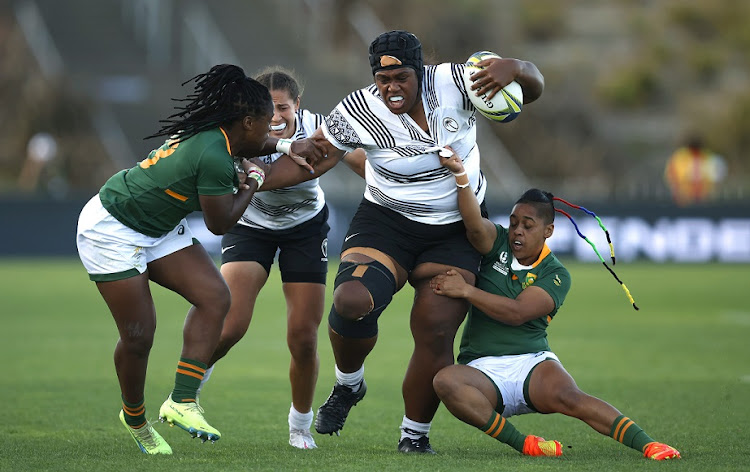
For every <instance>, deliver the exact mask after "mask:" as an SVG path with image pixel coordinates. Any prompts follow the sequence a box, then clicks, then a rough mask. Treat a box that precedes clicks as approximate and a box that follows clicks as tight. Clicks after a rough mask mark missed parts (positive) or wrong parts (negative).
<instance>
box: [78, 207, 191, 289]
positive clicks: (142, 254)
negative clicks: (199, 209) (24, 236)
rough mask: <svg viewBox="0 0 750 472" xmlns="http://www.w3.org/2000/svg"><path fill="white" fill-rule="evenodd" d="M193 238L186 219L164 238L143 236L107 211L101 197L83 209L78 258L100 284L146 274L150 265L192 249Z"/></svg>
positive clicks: (80, 217)
mask: <svg viewBox="0 0 750 472" xmlns="http://www.w3.org/2000/svg"><path fill="white" fill-rule="evenodd" d="M193 239H194V238H193V233H192V232H191V231H190V228H189V227H188V224H187V221H186V220H185V219H184V218H183V219H182V221H180V223H179V224H178V225H177V226H176V227H175V228H174V229H173V230H172V231H170V232H169V233H167V234H165V235H164V236H160V237H158V238H154V237H151V236H146V235H145V234H143V233H139V232H138V231H135V230H134V229H131V228H129V227H127V226H125V225H124V224H122V223H120V222H119V221H118V220H117V219H116V218H115V217H114V216H112V215H111V214H110V213H109V212H108V211H107V210H105V209H104V207H103V206H102V202H101V200H100V199H99V195H95V196H94V197H93V198H92V199H91V200H89V201H88V203H86V206H84V207H83V210H81V214H80V216H79V217H78V231H77V233H76V245H77V246H78V255H79V256H80V258H81V262H83V266H84V267H85V268H86V271H87V272H88V273H89V278H90V279H91V280H93V281H96V282H106V281H112V280H121V279H126V278H128V277H133V276H136V275H138V274H142V273H143V272H145V271H146V266H147V264H148V263H149V262H151V261H155V260H156V259H160V258H162V257H164V256H168V255H169V254H172V253H175V252H177V251H179V250H180V249H184V248H186V247H188V246H191V245H192V244H193Z"/></svg>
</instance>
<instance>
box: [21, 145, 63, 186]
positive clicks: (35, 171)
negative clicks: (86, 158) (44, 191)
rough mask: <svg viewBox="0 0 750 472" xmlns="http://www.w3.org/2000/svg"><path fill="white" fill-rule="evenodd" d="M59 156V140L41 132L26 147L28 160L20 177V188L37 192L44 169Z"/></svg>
mask: <svg viewBox="0 0 750 472" xmlns="http://www.w3.org/2000/svg"><path fill="white" fill-rule="evenodd" d="M55 156H57V140H56V139H55V138H54V136H52V135H51V134H49V133H44V132H39V133H36V134H35V135H34V136H32V137H31V139H29V143H28V144H27V145H26V160H25V161H24V164H23V168H21V173H20V174H19V175H18V188H20V189H21V190H25V191H28V192H31V191H34V190H36V188H37V186H38V185H39V177H40V176H41V175H42V171H43V170H44V167H45V166H46V165H47V164H49V163H50V162H51V161H52V160H54V159H55Z"/></svg>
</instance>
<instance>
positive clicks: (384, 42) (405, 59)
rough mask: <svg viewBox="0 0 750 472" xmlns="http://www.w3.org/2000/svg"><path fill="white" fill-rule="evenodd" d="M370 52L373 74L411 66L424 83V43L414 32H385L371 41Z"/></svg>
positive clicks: (420, 81)
mask: <svg viewBox="0 0 750 472" xmlns="http://www.w3.org/2000/svg"><path fill="white" fill-rule="evenodd" d="M369 53H370V67H372V74H373V75H375V73H376V72H377V71H379V70H384V69H397V68H399V67H411V68H412V69H414V70H415V71H417V79H418V80H419V83H420V84H421V83H422V66H423V60H422V43H420V42H419V39H417V37H416V36H415V35H413V34H412V33H409V32H408V31H401V30H397V31H389V32H387V33H383V34H381V35H380V36H378V37H377V38H375V40H373V42H372V43H370V49H369Z"/></svg>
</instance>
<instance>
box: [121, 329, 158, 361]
mask: <svg viewBox="0 0 750 472" xmlns="http://www.w3.org/2000/svg"><path fill="white" fill-rule="evenodd" d="M155 331H156V329H155V327H152V328H147V327H144V326H142V325H140V323H133V324H132V325H130V326H127V327H126V329H125V333H121V335H120V343H121V344H122V346H123V348H125V350H126V351H127V352H128V353H129V354H131V355H135V356H138V357H142V358H147V357H148V355H149V353H150V352H151V347H152V346H153V345H154V332H155Z"/></svg>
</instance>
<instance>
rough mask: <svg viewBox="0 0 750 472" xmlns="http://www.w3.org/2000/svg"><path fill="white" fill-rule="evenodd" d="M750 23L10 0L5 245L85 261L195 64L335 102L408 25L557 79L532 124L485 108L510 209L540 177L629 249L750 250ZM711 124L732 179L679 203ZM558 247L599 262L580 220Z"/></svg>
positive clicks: (473, 4) (714, 8)
mask: <svg viewBox="0 0 750 472" xmlns="http://www.w3.org/2000/svg"><path fill="white" fill-rule="evenodd" d="M748 20H750V3H749V2H746V1H744V0H725V1H722V2H704V1H701V0H662V1H657V0H616V1H615V0H613V1H609V2H597V1H593V0H534V1H522V0H502V1H489V0H485V1H480V0H464V1H460V2H455V1H447V0H409V1H403V0H402V1H396V0H378V1H355V0H351V1H346V0H263V1H260V0H255V1H244V0H214V1H212V2H202V1H193V0H66V1H60V0H0V100H2V108H0V143H1V145H0V221H2V225H1V227H0V256H9V255H16V256H28V255H31V256H50V255H74V254H75V242H74V234H75V224H76V220H77V215H78V212H79V210H80V208H81V207H82V206H83V204H84V203H85V201H86V200H87V199H88V198H90V196H91V195H93V194H94V193H95V192H96V191H97V190H98V189H99V187H100V186H101V184H102V183H103V182H104V181H105V180H106V179H107V178H108V177H109V176H110V175H111V174H112V173H114V172H115V171H116V170H118V169H121V168H125V167H130V166H132V165H134V164H135V163H136V162H137V161H139V160H141V159H142V158H143V157H145V155H146V154H147V153H148V151H149V150H150V149H152V148H153V147H155V146H156V145H158V143H157V142H156V141H154V140H149V141H144V140H143V139H142V138H143V137H144V136H146V135H148V134H150V133H152V132H154V131H155V130H156V129H158V126H159V125H158V122H157V121H158V120H159V119H162V118H165V117H166V116H168V115H169V114H170V113H171V111H172V107H173V105H174V103H173V102H172V101H170V98H172V97H182V96H184V95H185V93H186V90H185V89H182V88H181V87H180V83H181V82H183V81H185V80H187V79H189V78H190V77H192V76H194V75H195V74H197V73H200V72H204V71H206V70H208V69H209V68H210V67H211V66H212V65H214V64H217V63H222V62H231V63H236V64H238V65H241V66H242V67H243V68H244V69H245V71H246V73H248V74H249V75H253V74H255V73H256V72H258V71H259V70H261V69H262V68H264V67H265V66H269V65H275V64H278V65H282V66H284V67H287V68H290V69H293V70H294V71H296V73H297V75H298V76H299V77H300V78H301V79H302V81H303V82H304V84H305V93H304V96H303V106H304V107H306V108H309V109H311V110H313V111H316V112H319V113H327V112H328V111H330V110H331V109H332V108H333V107H334V106H335V104H336V103H337V102H338V100H339V99H341V98H342V97H343V96H344V95H345V94H347V93H348V92H350V91H352V90H354V89H357V88H360V87H362V86H364V85H367V84H369V83H371V81H372V76H371V73H370V69H369V65H368V62H367V45H368V44H369V42H370V40H371V39H372V38H374V37H375V36H376V35H377V34H379V33H380V32H382V31H386V30H390V29H408V30H410V31H413V32H414V33H416V34H417V36H419V38H420V39H421V40H422V43H423V47H424V51H425V55H426V59H427V61H428V62H432V63H436V62H443V61H451V62H463V61H464V60H465V59H466V58H467V57H468V56H469V55H470V54H471V53H473V52H475V51H477V50H482V49H488V50H492V51H495V52H497V53H499V54H500V55H504V56H509V57H519V58H524V59H528V60H531V61H533V62H534V63H536V64H537V66H538V67H539V68H540V70H541V71H542V72H543V73H544V75H545V78H546V90H545V93H544V95H543V96H542V98H541V99H540V100H539V101H537V102H536V103H534V104H532V105H530V106H529V107H527V108H526V109H525V110H524V112H523V115H522V116H521V117H520V118H519V119H518V120H516V121H514V122H512V123H509V124H501V125H490V123H489V122H488V121H486V120H484V119H481V118H479V120H478V121H479V124H480V129H479V134H480V139H479V143H480V147H481V148H482V152H483V168H484V171H485V173H486V174H487V176H488V178H489V180H490V182H491V186H490V192H489V194H488V207H489V208H490V210H491V212H493V216H494V217H495V218H497V220H498V221H501V222H504V221H506V220H505V216H504V213H503V212H507V211H508V210H509V209H510V206H511V204H512V201H513V199H514V198H515V197H517V196H518V195H519V194H520V193H521V192H522V191H523V190H525V189H526V188H528V187H531V186H534V187H540V188H544V189H546V190H549V191H551V192H553V193H554V194H556V195H557V196H561V197H563V198H566V199H568V200H569V201H573V202H576V203H580V204H582V205H584V206H586V207H587V208H590V209H593V210H595V211H596V212H597V213H598V214H599V215H600V216H602V217H603V219H604V221H605V224H606V225H607V226H608V228H609V229H610V231H611V232H612V234H613V237H614V239H615V245H616V247H617V249H618V255H619V256H620V258H624V259H625V260H633V259H646V260H654V261H680V262H683V261H690V262H704V261H706V262H707V261H720V262H750V160H748V156H750V89H748V87H747V84H748V83H749V80H750V54H749V53H748V51H750V29H748V28H747V24H748ZM695 133H699V134H700V135H701V136H702V137H703V138H704V140H705V141H706V143H707V145H708V146H709V148H711V149H712V150H714V151H715V152H716V153H718V154H720V155H721V156H723V157H724V159H725V161H726V164H727V167H728V173H727V177H726V178H725V179H724V180H723V181H722V182H721V184H720V186H719V188H718V189H717V192H716V195H715V197H714V198H713V199H711V200H710V201H705V202H701V203H700V204H697V205H693V206H690V207H678V206H676V205H674V204H673V203H672V201H671V198H670V194H669V190H668V188H667V186H666V185H665V183H664V177H663V175H664V167H665V164H666V162H667V160H668V158H669V156H670V155H671V153H672V152H673V151H674V150H675V149H676V148H677V147H678V146H679V145H681V144H682V143H683V142H684V140H685V139H686V137H687V136H689V135H691V134H695ZM322 185H323V187H324V189H325V190H326V193H327V196H328V200H329V202H330V206H331V210H332V212H331V214H332V220H331V226H332V228H333V230H332V232H331V237H330V242H329V248H330V252H331V255H334V254H336V253H337V251H338V248H339V247H340V243H341V239H342V237H343V232H344V231H345V229H346V225H347V223H348V218H349V216H350V215H351V214H352V213H353V211H354V208H355V206H356V204H357V203H358V201H359V199H360V198H361V194H362V189H363V183H362V181H361V180H359V178H357V177H355V176H354V174H352V173H350V172H349V171H348V169H346V168H345V167H344V166H341V168H335V169H334V170H333V171H331V172H330V173H329V174H328V175H326V176H325V177H323V179H322ZM578 220H579V222H580V223H581V230H582V231H583V233H584V234H587V235H589V236H591V237H592V239H594V241H595V242H596V244H597V246H599V247H600V249H605V248H606V242H605V241H604V240H602V239H601V238H598V237H599V236H600V235H601V232H600V231H598V229H597V226H596V222H595V221H593V219H588V218H585V219H584V218H583V216H581V217H579V218H578ZM193 221H194V222H195V223H194V225H193V226H194V229H195V230H196V232H197V233H199V235H200V237H201V239H202V240H203V242H204V243H205V244H206V245H207V247H208V248H209V249H210V250H212V251H216V250H217V248H218V238H216V237H213V236H212V235H210V233H208V232H207V231H204V230H203V228H202V225H201V219H200V216H197V217H194V218H193ZM595 236H596V237H595ZM551 242H552V244H551V246H552V247H553V250H555V251H556V252H557V253H558V254H560V255H561V256H567V255H570V256H572V257H576V258H577V259H582V260H596V256H595V255H594V254H593V252H592V251H591V250H590V249H589V248H588V247H587V245H586V244H585V243H584V242H583V241H581V240H579V239H578V238H577V237H576V235H575V232H574V230H573V229H572V227H570V225H568V224H566V223H562V222H561V223H560V224H558V225H557V231H556V235H555V237H554V238H553V239H552V240H551Z"/></svg>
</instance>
